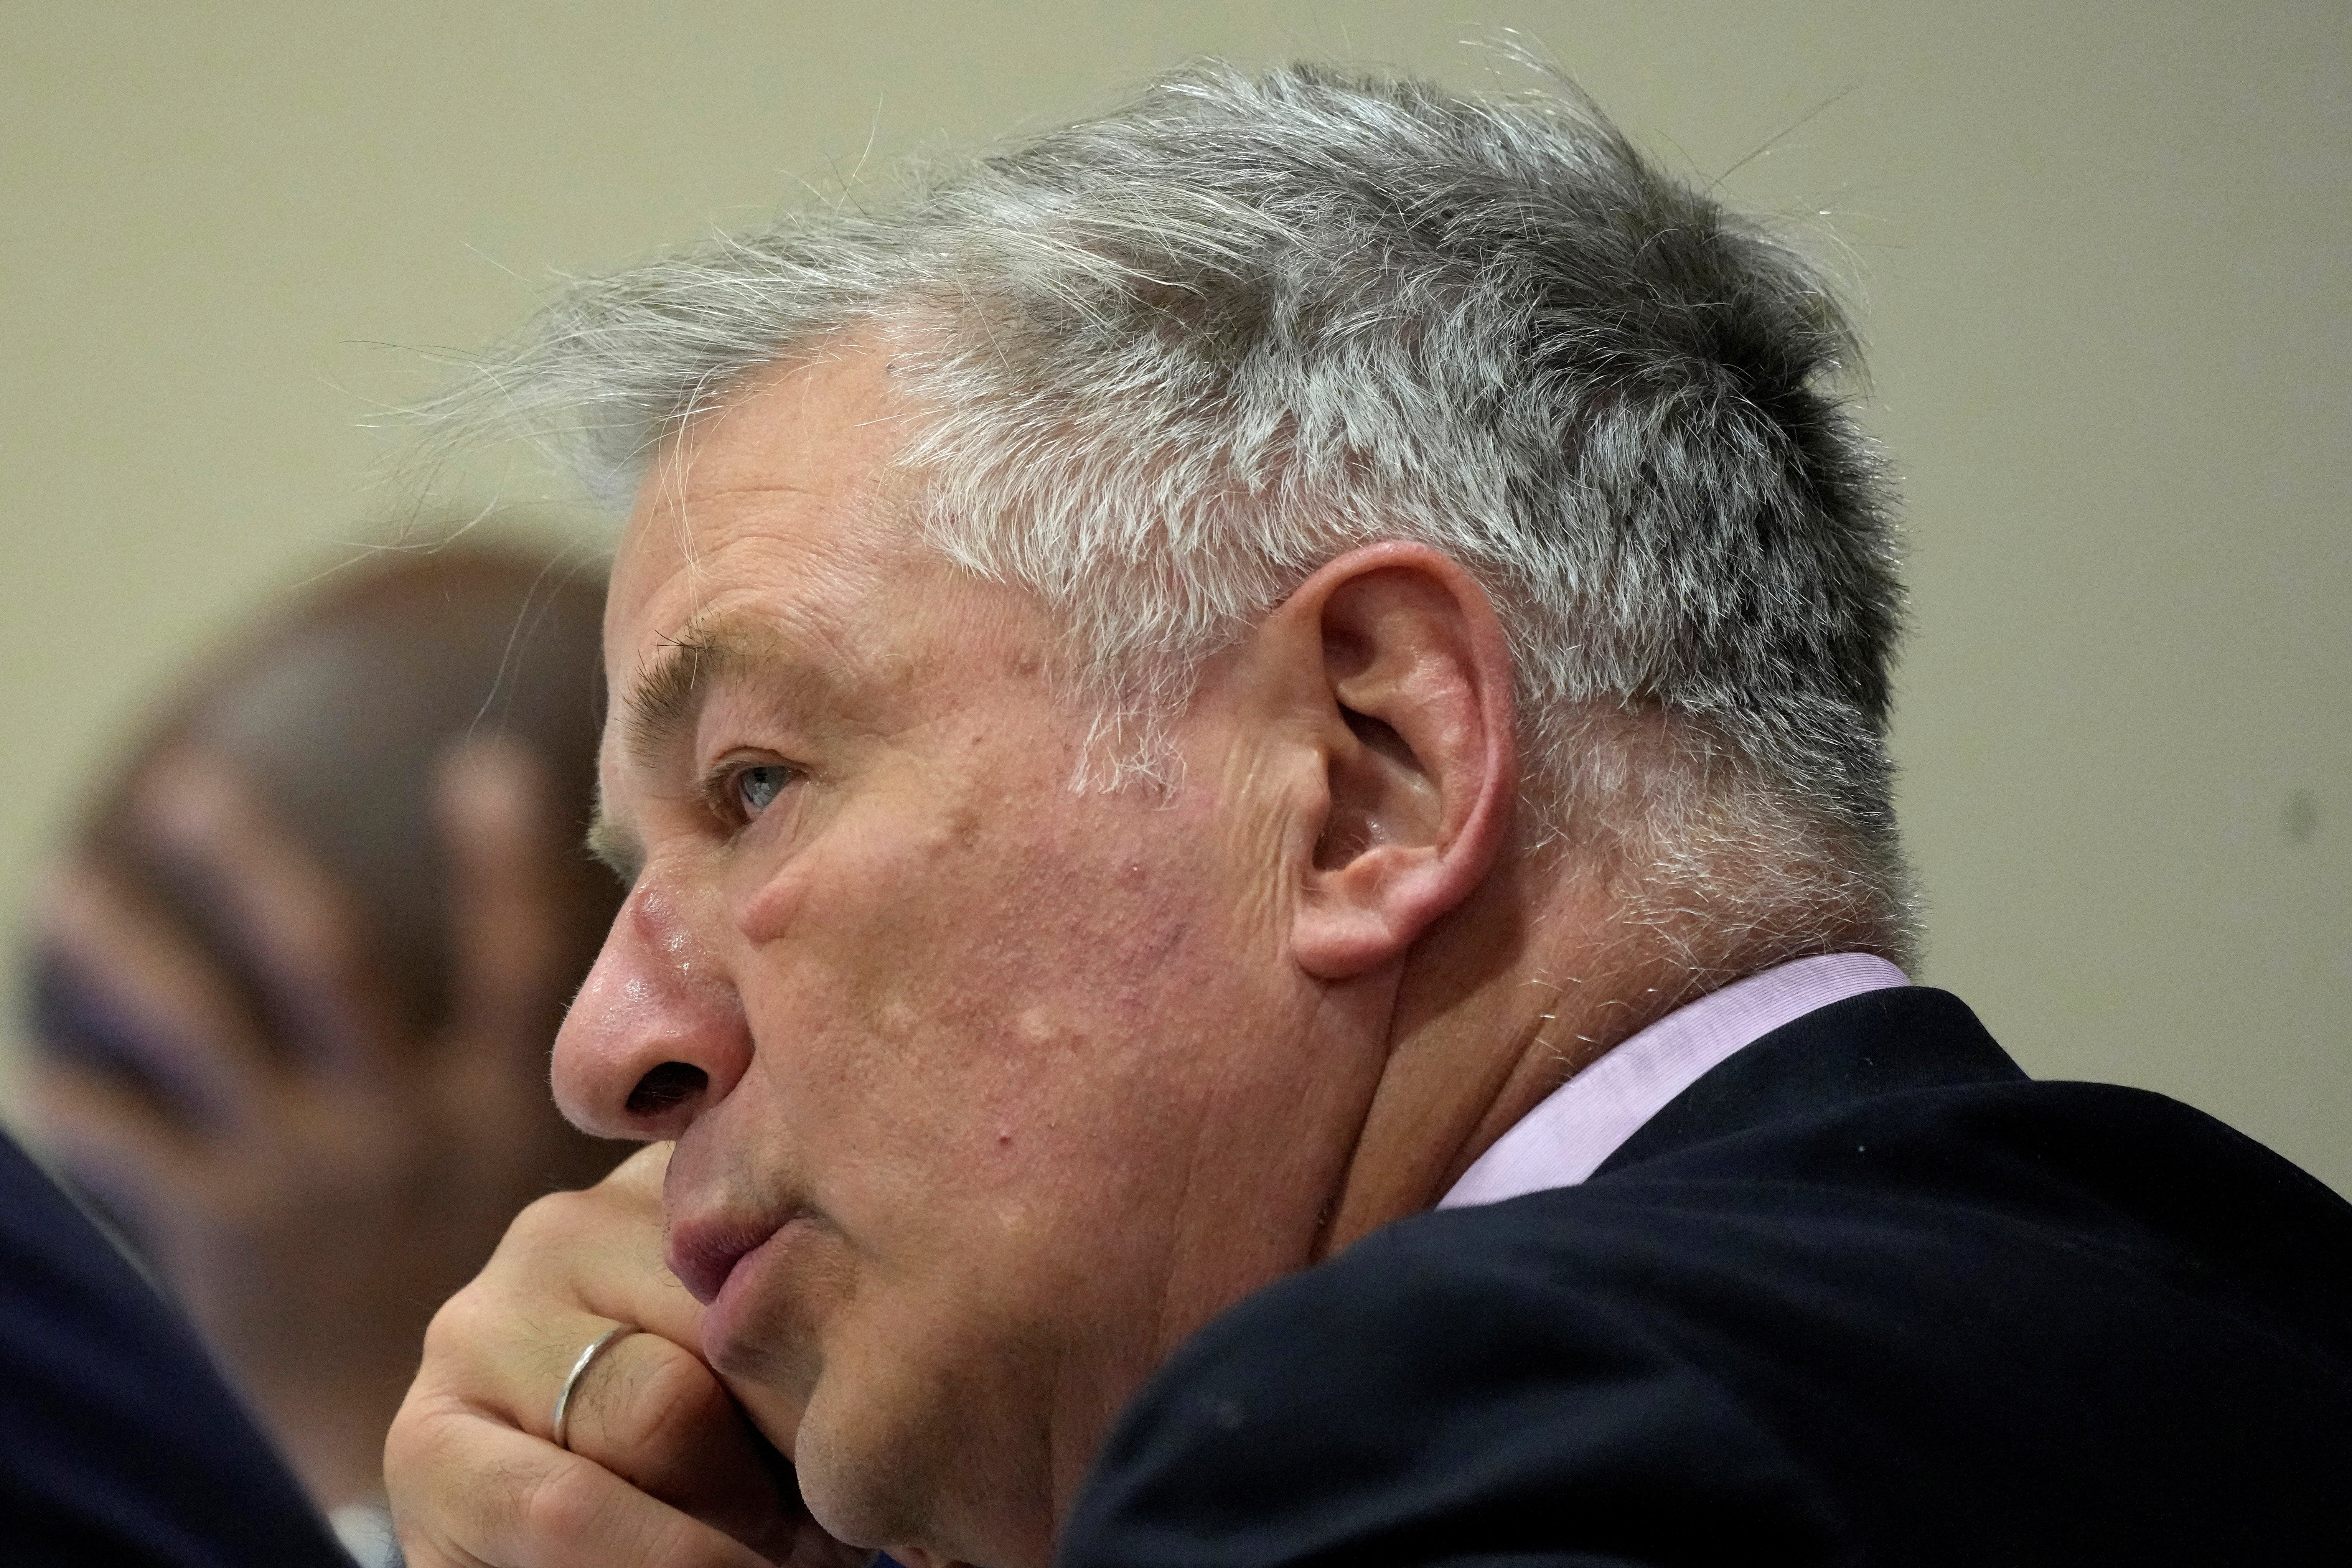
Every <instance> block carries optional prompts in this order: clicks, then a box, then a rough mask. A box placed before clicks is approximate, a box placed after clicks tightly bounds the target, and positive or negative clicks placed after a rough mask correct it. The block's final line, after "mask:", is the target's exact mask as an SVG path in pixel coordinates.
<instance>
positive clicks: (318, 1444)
mask: <svg viewBox="0 0 2352 1568" xmlns="http://www.w3.org/2000/svg"><path fill="white" fill-rule="evenodd" d="M603 596H604V584H603V581H602V579H601V576H599V575H598V574H595V573H593V572H587V571H583V570H582V569H580V568H579V567H578V566H577V565H576V564H569V565H567V564H565V563H562V562H559V561H556V560H551V559H549V558H547V557H544V556H541V555H536V554H532V553H530V552H526V551H523V550H520V549H515V548H505V549H495V550H494V549H485V548H479V547H472V546H466V547H459V546H448V547H444V548H440V549H435V550H428V551H400V552H386V553H384V554H383V555H380V556H376V557H373V558H371V559H370V560H369V561H367V562H366V563H362V564H359V565H355V566H352V567H351V568H348V569H346V570H343V571H340V572H337V573H334V574H331V575H329V576H327V577H326V578H324V579H323V580H321V581H320V582H319V583H318V584H315V585H314V586H311V587H309V588H306V589H304V590H300V591H299V592H297V593H296V594H294V595H292V596H290V597H289V600H288V601H287V602H286V603H284V604H282V605H278V606H276V607H274V608H273V609H272V610H271V611H269V612H268V616H267V618H266V619H265V620H264V621H263V622H262V624H261V625H260V626H258V627H257V628H256V629H255V630H253V631H251V632H250V633H248V634H247V635H245V636H243V637H240V638H238V639H237V640H236V642H235V643H234V645H233V646H231V647H227V648H226V649H224V650H222V651H220V652H219V653H217V654H216V655H215V656H214V657H212V658H208V659H205V660H203V661H201V662H198V663H196V664H195V665H194V668H192V670H191V673H190V674H189V675H188V677H187V678H186V679H184V681H183V682H182V683H181V684H180V685H179V686H178V687H176V688H175V689H173V690H171V691H170V692H168V693H167V694H165V696H164V697H163V699H162V700H161V701H160V702H159V703H158V704H157V707H156V709H155V711H154V716H153V718H152V721H151V722H150V724H149V725H148V727H147V728H146V730H145V731H144V732H143V733H141V734H139V735H137V736H136V738H135V739H134V740H133V741H132V742H131V744H130V745H129V746H128V747H126V749H125V752H124V755H123V760H122V761H121V763H120V764H119V766H118V767H117V768H116V770H115V772H114V773H113V774H112V775H111V777H110V778H109V779H108V780H107V781H105V782H104V783H103V784H101V785H100V788H99V789H98V790H97V791H96V792H95V798H96V803H97V804H96V805H95V807H94V809H93V810H92V812H91V814H90V816H89V820H88V822H87V823H86V825H85V826H83V827H82V829H81V830H80V832H79V836H78V837H77V838H76V840H75V842H74V843H73V844H72V845H71V846H70V847H68V850H67V852H66V853H65V855H64V856H63V857H62V859H61V863H60V865H59V868H58V872H57V874H56V875H55V877H54V878H53V879H51V881H50V884H49V886H48V888H47V891H46V892H45V894H44V896H43V898H42V899H41V900H40V902H39V904H38V905H37V908H36V910H35V911H34V912H35V929H36V931H37V941H36V945H35V947H34V950H33V952H31V953H30V955H29V959H30V963H31V964H32V970H33V973H32V975H31V980H32V984H31V987H30V991H31V995H32V997H33V1005H34V1034H35V1037H36V1041H37V1062H36V1067H35V1071H34V1074H33V1077H32V1080H31V1083H32V1094H33V1111H34V1115H33V1131H35V1133H36V1135H37V1137H38V1138H39V1140H40V1141H41V1142H43V1143H44V1144H45V1145H46V1147H47V1151H48V1152H49V1155H50V1156H51V1158H52V1160H53V1161H54V1163H56V1164H57V1165H58V1167H59V1168H60V1169H61V1170H62V1171H63V1173H65V1174H66V1175H67V1176H68V1178H69V1179H70V1180H71V1181H73V1182H74V1183H76V1184H78V1185H79V1186H80V1187H81V1188H82V1190H83V1191H84V1192H85V1193H86V1194H88V1195H89V1197H90V1198H91V1199H92V1200H93V1201H94V1202H95V1204H96V1205H98V1206H99V1207H100V1208H101V1209H102V1210H103V1211H104V1212H105V1213H106V1214H107V1215H109V1216H110V1218H112V1219H113V1220H114V1221H115V1223H116V1224H117V1225H118V1226H120V1227H121V1230H122V1231H123V1232H124V1233H125V1235H126V1237H128V1239H129V1240H130V1241H131V1244H132V1246H133V1247H134V1248H135V1249H136V1250H137V1251H139V1252H140V1253H142V1255H143V1256H144V1257H145V1258H146V1259H147V1260H148V1262H149V1263H150V1265H151V1266H152V1268H153V1269H154V1271H155V1272H156V1273H157V1274H158V1275H159V1276H160V1277H161V1278H162V1279H163V1282H164V1283H165V1284H166V1285H167V1286H169V1287H170V1288H171V1289H172V1290H173V1292H174V1293H175V1294H177V1295H178V1296H179V1297H180V1298H181V1300H183V1302H184V1304H185V1306H186V1307H187V1308H188V1310H190V1312H191V1313H192V1315H193V1316H194V1318H195V1320H196V1321H197V1324H198V1326H199V1327H200V1328H201V1329H202V1330H203V1331H205V1334H206V1336H207V1337H208V1339H209V1340H210V1342H211V1343H212V1344H213V1346H214V1348H215V1351H216V1352H217V1353H218V1354H219V1355H220V1357H221V1359H222V1360H223V1362H224V1363H226V1366H227V1368H228V1370H229V1371H230V1372H231V1373H232V1374H233V1375H235V1376H236V1378H238V1379H239V1380H240V1381H241V1382H242V1384H244V1386H245V1388H246V1389H247V1392H248V1393H249V1394H250V1395H251V1396H252V1397H253V1399H254V1401H255V1403H256V1405H257V1406H258V1408H259V1410H260V1412H261V1414H262V1415H263V1416H264V1418H265V1420H266V1421H267V1422H268V1424H269V1425H270V1426H271V1427H272V1428H273V1430H274V1432H275V1434H276V1436H278V1439H279V1441H280V1442H281V1443H282V1444H283V1445H284V1446H285V1447H286V1449H287V1451H288V1453H289V1457H290V1458H292V1459H293V1461H294V1463H295V1465H296V1468H298V1469H299V1471H300V1472H301V1474H302V1475H303V1477H304V1479H305V1480H306V1481H307V1482H308V1483H309V1485H310V1487H311V1489H312V1490H313V1492H314V1493H315V1494H316V1495H317V1496H318V1498H319V1500H320V1502H321V1503H322V1504H323V1505H325V1506H327V1507H329V1508H336V1507H340V1506H342V1505H345V1504H349V1503H353V1502H359V1501H363V1500H367V1499H368V1498H370V1497H371V1496H373V1494H375V1493H376V1492H377V1491H379V1490H380V1489H381V1480H380V1464H381V1458H380V1456H381V1450H382V1445H383V1432H384V1428H385V1426H387V1425H388V1424H389V1421H390V1419H391V1415H392V1413H393V1411H394V1408H395V1407H396V1406H397V1405H398V1403H399V1400H400V1395H401V1393H402V1390H403V1387H404V1384H405V1382H406V1380H407V1378H408V1376H409V1374H410V1373H411V1372H412V1371H413V1370H414V1368H415V1356H416V1350H417V1344H418V1342H419V1340H420V1338H421V1336H422V1333H423V1330H424V1327H425V1321H426V1320H427V1319H428V1318H429V1317H430V1315H431V1313H432V1310H433V1309H434V1307H435V1306H436V1304H437V1303H438V1302H439V1301H440V1300H443V1299H444V1298H445V1297H446V1296H447V1295H448V1294H449V1293H450V1292H451V1291H452V1290H454V1289H456V1288H457V1286H458V1285H459V1284H461V1283H463V1282H464V1281H465V1280H466V1279H467V1278H468V1277H470V1276H471V1275H472V1274H473V1272H474V1271H475V1270H476V1269H477V1268H478V1267H479V1266H480V1264H481V1262H482V1260H483V1259H484V1258H487V1257H488V1254H489V1252H490V1249H491V1247H493V1245H494V1244H495V1243H496V1241H497V1239H498V1237H499V1235H500V1233H501V1232H502V1231H503V1229H504V1228H505V1226H506V1223H507V1221H508V1220H509V1218H510V1217H511V1216H512V1215H513V1214H514V1212H515V1210H516V1209H518V1208H520V1206H521V1205H523V1204H524V1203H526V1202H528V1201H529V1200H530V1199H531V1198H532V1197H534V1196H536V1195H538V1194H541V1193H543V1192H546V1191H548V1190H551V1189H552V1188H557V1187H565V1186H576V1185H581V1184H586V1183H587V1182H590V1181H593V1179H594V1178H595V1177H596V1176H598V1175H600V1174H601V1173H603V1171H604V1169H605V1168H606V1167H608V1166H609V1165H610V1163H611V1162H612V1158H613V1149H612V1146H610V1145H606V1144H603V1143H600V1142H596V1141H593V1140H591V1139H588V1138H585V1137H583V1136H582V1135H580V1134H578V1133H576V1132H574V1131H572V1130H571V1129H570V1128H568V1127H567V1126H566V1125H565V1124H564V1123H563V1121H562V1119H561V1118H560V1117H559V1116H558V1115H557V1114H556V1112H555V1110H554V1109H553V1106H552V1104H551V1100H550V1098H549V1094H548V1089H547V1053H548V1047H549V1043H550V1041H551V1038H552V1037H553V1032H554V1029H555V1026H556V1024H557V1022H558V1021H559V1019H560V1017H561V1015H562V1008H563V1006H564V1005H565V1003H566V1002H567V1001H568V1000H569V998H570V996H571V994H572V991H573V990H574V989H575V988H576V987H577V985H578V984H579V980H580V978H581V976H582V974H583V973H585V971H586V968H587V965H588V963H589V962H590V960H591V959H592V958H593V955H594V952H595V950H596V947H597V944H598V942H599V940H600V939H601V937H602V934H603V932H604V929H605V927H606V926H607V925H608V924H609V922H610V921H611V918H612V914H613V910H614V905H615V903H616V902H617V900H618V889H616V888H615V887H614V885H613V880H612V878H611V877H610V875H609V874H608V873H606V872H604V870H603V869H602V868H599V867H597V866H595V865H594V864H593V861H591V860H590V859H588V858H586V856H585V855H583V853H582V852H581V851H580V849H579V847H578V846H579V844H580V841H581V835H582V832H583V828H584V826H585V825H586V824H587V822H588V819H589V816H590V815H591V810H592V801H591V798H590V791H591V786H592V780H593V773H594V756H595V746H596V735H597V730H598V726H599V724H600V722H601V718H602V712H601V709H602V691H601V678H600V675H599V672H598V657H597V638H598V619H599V616H600V613H601V606H602V604H603ZM232 866H233V867H234V871H235V874H230V868H232ZM254 889H266V890H267V891H268V894H269V895H270V897H271V899H272V900H275V901H273V902H270V903H268V904H265V903H263V902H262V901H260V900H258V899H257V898H256V897H255V896H254V892H253V890H254Z"/></svg>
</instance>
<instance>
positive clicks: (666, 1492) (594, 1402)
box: [534, 1333, 806, 1557]
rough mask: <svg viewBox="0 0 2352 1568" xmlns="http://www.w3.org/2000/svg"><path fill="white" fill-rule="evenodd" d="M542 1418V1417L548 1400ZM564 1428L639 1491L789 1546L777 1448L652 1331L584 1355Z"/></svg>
mask: <svg viewBox="0 0 2352 1568" xmlns="http://www.w3.org/2000/svg"><path fill="white" fill-rule="evenodd" d="M592 1343H593V1341H592ZM558 1386H559V1387H560V1386H561V1384H559V1385H558ZM551 1405H552V1400H551ZM542 1419H543V1420H545V1421H547V1422H548V1423H549V1425H550V1426H551V1421H552V1411H551V1412H550V1415H549V1416H547V1417H543V1418H542ZM534 1430H535V1431H544V1435H546V1436H549V1438H550V1440H551V1441H552V1440H553V1435H552V1432H551V1431H547V1430H545V1429H544V1428H534ZM564 1437H565V1441H566V1445H567V1446H568V1447H570V1448H571V1450H572V1452H573V1453H575V1454H578V1455H580V1456H581V1457H583V1458H589V1459H593V1460H594V1461H596V1463H598V1464H600V1465H602V1466H604V1468H606V1469H608V1470H610V1471H612V1472H613V1473H614V1475H616V1476H619V1477H620V1478H621V1479H623V1480H625V1481H627V1482H628V1483H629V1484H630V1485H631V1486H634V1487H635V1488H637V1489H639V1490H640V1491H644V1492H646V1493H648V1494H650V1495H651V1496H654V1497H657V1498H659V1499H661V1500H663V1501H664V1502H667V1503H668V1504H669V1505H670V1506H671V1507H673V1508H676V1509H678V1510H681V1511H683V1512H685V1513H688V1514H690V1515H692V1516H693V1517H694V1518H696V1519H698V1520H701V1521H703V1522H704V1523H706V1524H709V1525H711V1526H714V1527H715V1528H717V1529H719V1530H721V1531H725V1532H726V1533H727V1534H729V1535H730V1536H732V1537H733V1538H734V1539H736V1540H738V1541H740V1542H744V1543H745V1544H747V1545H750V1546H752V1547H755V1548H757V1549H759V1550H760V1551H761V1552H765V1553H767V1554H769V1555H772V1556H778V1557H781V1556H782V1555H784V1554H786V1553H788V1552H790V1550H791V1548H792V1544H793V1537H794V1535H795V1534H796V1533H797V1531H798V1528H799V1526H800V1525H801V1523H802V1522H803V1521H804V1520H805V1518H806V1515H805V1514H804V1512H803V1510H802V1509H801V1506H800V1499H799V1496H798V1494H797V1492H788V1491H787V1490H786V1489H785V1486H784V1485H783V1484H782V1483H781V1478H780V1474H779V1472H780V1471H783V1472H784V1473H785V1474H788V1473H789V1472H788V1471H787V1470H785V1468H784V1467H783V1464H782V1459H781V1458H780V1457H778V1456H777V1455H776V1453H775V1450H774V1449H772V1448H771V1447H769V1446H768V1443H767V1440H766V1439H765V1438H763V1437H761V1436H760V1435H759V1434H758V1432H756V1431H755V1430H754V1429H753V1428H752V1426H751V1422H750V1421H749V1420H748V1419H747V1418H746V1417H745V1416H744V1415H743V1413H742V1411H741V1410H740V1409H739V1408H738V1407H737V1405H736V1404H735V1401H734V1400H733V1399H732V1398H731V1397H730V1395H729V1394H728V1393H727V1390H726V1388H725V1386H724V1385H723V1384H720V1383H719V1378H718V1376H717V1375H716V1374H715V1373H712V1372H711V1370H710V1368H709V1367H708V1366H706V1365H705V1364H704V1363H703V1362H702V1360H701V1358H700V1357H698V1356H697V1355H695V1354H693V1353H692V1352H689V1351H687V1350H685V1349H683V1348H681V1347H680V1346H679V1345H677V1343H675V1342H672V1341H669V1340H666V1339H664V1338H662V1337H661V1336H660V1335H658V1334H650V1333H633V1334H628V1335H625V1337H623V1338H622V1339H620V1340H619V1341H617V1342H614V1344H613V1345H612V1346H611V1347H610V1348H608V1349H607V1350H605V1351H604V1352H603V1353H602V1354H600V1355H598V1356H597V1357H596V1358H595V1359H594V1360H593V1362H591V1363H590V1364H589V1366H588V1368H587V1370H586V1371H585V1372H584V1373H583V1374H582V1375H581V1377H580V1379H579V1381H578V1382H577V1384H575V1385H574V1387H573V1390H572V1399H571V1402H570V1409H569V1415H568V1416H567V1419H566V1422H565V1429H564Z"/></svg>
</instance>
